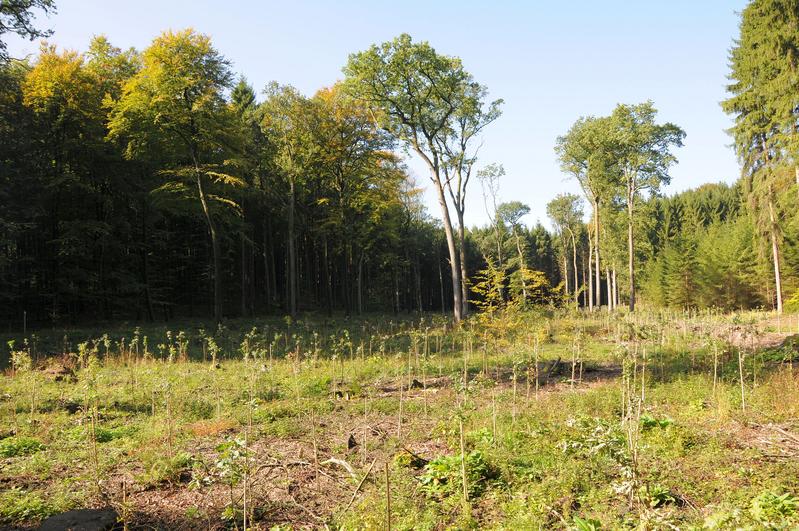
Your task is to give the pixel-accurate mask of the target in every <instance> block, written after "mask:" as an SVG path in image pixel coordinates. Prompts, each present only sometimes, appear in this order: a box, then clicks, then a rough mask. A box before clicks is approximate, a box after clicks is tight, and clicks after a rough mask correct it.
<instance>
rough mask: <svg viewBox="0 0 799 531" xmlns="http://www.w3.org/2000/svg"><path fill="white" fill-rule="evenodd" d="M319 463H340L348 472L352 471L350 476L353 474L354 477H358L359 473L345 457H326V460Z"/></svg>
mask: <svg viewBox="0 0 799 531" xmlns="http://www.w3.org/2000/svg"><path fill="white" fill-rule="evenodd" d="M319 464H321V465H338V466H340V467H343V468H344V469H346V470H347V472H349V473H350V476H352V479H358V474H357V473H356V472H355V469H354V468H353V467H352V465H351V464H349V463H348V462H346V461H344V460H343V459H338V458H335V457H331V458H330V459H326V460H324V461H322V462H321V463H319Z"/></svg>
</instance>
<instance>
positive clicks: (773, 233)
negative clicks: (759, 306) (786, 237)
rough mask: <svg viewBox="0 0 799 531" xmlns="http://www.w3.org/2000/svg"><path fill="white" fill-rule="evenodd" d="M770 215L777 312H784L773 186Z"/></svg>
mask: <svg viewBox="0 0 799 531" xmlns="http://www.w3.org/2000/svg"><path fill="white" fill-rule="evenodd" d="M768 215H769V221H770V222H771V223H770V224H769V233H770V235H771V254H772V257H773V259H774V285H775V290H776V295H777V313H778V314H781V313H782V278H781V275H780V253H779V247H778V245H777V220H776V218H775V216H774V202H773V200H772V197H771V188H770V187H769V198H768Z"/></svg>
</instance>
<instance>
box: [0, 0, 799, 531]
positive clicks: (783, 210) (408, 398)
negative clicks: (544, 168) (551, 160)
mask: <svg viewBox="0 0 799 531" xmlns="http://www.w3.org/2000/svg"><path fill="white" fill-rule="evenodd" d="M56 8H57V6H56V5H55V2H54V1H53V0H25V1H0V340H2V345H3V346H2V349H0V370H2V371H3V372H2V373H0V411H2V414H0V529H5V528H8V529H36V528H38V526H39V525H41V526H42V527H41V529H125V530H127V529H245V530H246V529H389V530H390V529H483V528H490V529H576V530H579V531H591V530H598V529H795V528H796V527H797V526H799V481H798V480H797V478H799V424H797V423H796V419H797V418H798V417H797V416H798V415H799V398H797V397H799V394H797V391H798V390H799V376H796V375H795V372H794V360H795V359H796V357H797V355H798V354H799V162H798V160H799V129H797V123H798V120H799V96H797V95H799V63H797V57H799V1H795V0H751V1H750V2H749V4H748V5H747V6H746V8H745V9H744V10H743V11H742V12H741V13H740V26H739V34H738V35H737V36H736V38H735V39H734V40H733V41H732V42H730V52H729V65H728V66H729V72H728V84H727V87H726V90H727V95H726V99H725V100H724V101H722V102H720V104H721V107H722V109H723V111H724V112H725V113H727V115H728V116H729V117H730V119H731V120H732V124H733V126H732V128H731V129H730V130H729V131H728V133H729V138H730V142H731V144H732V148H733V149H734V151H735V154H736V156H737V158H738V161H739V163H740V174H739V175H735V176H729V178H728V180H727V181H726V182H718V183H707V184H703V185H701V186H699V187H697V188H693V189H687V190H684V191H680V192H672V193H670V194H667V193H666V190H665V189H666V187H667V186H668V185H670V184H671V182H672V176H671V171H672V169H673V168H674V167H675V166H676V165H677V164H678V163H679V161H678V158H677V152H678V150H679V148H681V147H682V146H683V145H684V144H686V143H689V142H691V138H690V136H689V135H687V134H686V131H684V130H683V129H682V128H681V127H680V125H679V124H674V123H671V122H668V121H664V120H662V119H661V118H660V117H659V115H658V109H657V107H656V102H654V101H651V100H648V101H641V102H627V103H619V104H618V105H616V106H615V108H613V109H611V110H610V112H609V113H607V114H605V115H584V114H581V109H580V107H579V102H575V107H574V114H573V115H570V116H563V117H562V123H563V125H562V129H561V130H562V132H561V134H560V135H559V136H557V137H556V138H552V146H551V147H552V150H553V151H554V154H555V156H556V157H557V161H558V163H559V165H560V169H561V173H562V175H560V176H555V177H557V178H565V179H568V180H570V181H572V182H574V183H576V184H577V185H578V187H579V190H580V192H581V193H580V194H574V193H567V192H563V193H559V194H557V195H556V196H554V197H551V198H550V199H549V202H548V203H547V207H546V216H547V218H546V219H545V220H541V221H537V222H536V223H535V224H528V223H525V221H524V220H525V219H528V218H529V214H530V213H531V208H530V206H529V205H528V204H526V203H525V202H524V198H523V197H518V198H514V199H513V200H508V198H507V194H503V189H504V188H503V183H504V182H506V180H507V178H508V176H507V174H506V170H505V167H504V166H503V164H502V161H494V160H487V159H485V158H484V157H483V156H482V155H481V148H482V147H483V144H484V143H486V142H490V141H491V136H490V132H491V128H492V125H494V124H495V123H496V122H498V121H500V120H502V119H503V111H504V105H505V102H504V101H503V99H501V96H502V95H501V94H496V95H495V94H494V93H492V92H491V91H490V87H488V86H486V85H484V84H482V83H481V81H480V80H479V79H476V78H475V77H474V76H473V75H472V74H471V73H470V72H469V70H467V65H466V64H465V62H464V61H462V60H461V59H460V58H459V57H458V56H456V55H448V53H450V52H452V51H455V52H457V50H447V52H446V53H445V52H443V51H439V50H438V49H436V48H434V46H433V44H432V43H430V42H427V41H425V40H416V39H415V38H413V37H411V36H410V35H408V34H401V35H399V36H396V37H394V38H390V39H389V40H385V41H384V42H381V43H376V44H374V45H372V46H371V47H368V48H366V49H363V50H353V51H352V53H351V54H350V55H349V57H342V58H341V65H340V67H341V70H340V72H341V75H340V79H339V80H338V81H337V82H335V83H334V84H331V85H330V86H324V87H318V90H316V92H315V93H313V94H311V95H306V94H303V93H302V92H301V91H300V90H298V89H297V88H295V87H293V86H292V85H290V84H284V83H283V82H282V81H273V82H270V83H268V84H267V85H266V86H263V87H255V86H253V85H252V84H251V83H250V82H248V78H247V72H238V71H235V70H234V68H233V66H232V65H233V63H232V62H231V60H232V59H235V58H228V57H225V56H223V55H222V54H221V53H220V52H219V51H218V49H217V48H216V47H215V46H214V43H213V40H212V36H210V35H207V34H204V33H202V32H199V31H196V30H194V29H191V28H186V29H177V30H166V31H164V32H163V33H161V34H160V35H158V36H157V37H156V38H155V39H153V40H152V42H151V43H150V44H149V45H148V46H147V47H145V48H144V49H141V50H138V49H134V48H120V47H117V46H116V45H115V43H114V42H112V40H111V39H110V38H109V37H106V36H104V35H98V36H95V37H94V38H92V39H91V40H90V41H89V42H86V43H85V48H84V49H83V50H80V51H79V50H72V49H65V48H62V47H59V46H56V45H55V44H52V43H51V42H50V41H48V40H47V39H48V38H49V37H51V36H53V37H58V35H57V34H53V32H52V31H50V30H49V29H47V27H46V25H45V22H46V19H44V18H42V17H41V16H39V17H38V18H37V16H36V15H37V14H39V15H40V14H42V13H44V14H48V13H49V14H53V13H56V11H57V9H56ZM99 29H100V30H102V28H99ZM11 34H15V35H16V36H18V37H22V38H25V39H29V40H30V41H40V46H39V51H38V53H37V54H35V55H34V56H30V57H26V58H16V57H13V54H11V53H10V52H9V50H8V47H7V45H6V44H5V38H6V37H8V36H10V35H11ZM412 161H413V162H412ZM412 164H421V167H423V168H424V170H425V172H426V173H425V174H424V175H423V176H421V177H420V176H418V175H417V173H418V172H414V171H412V169H411V167H412ZM534 186H535V184H534V183H533V184H531V185H530V187H531V194H532V193H533V192H532V188H533V187H534ZM425 190H428V191H432V193H433V194H434V196H435V199H436V203H437V205H436V206H435V207H431V206H428V204H427V202H426V201H425ZM467 197H468V199H469V201H468V207H469V212H472V211H473V210H480V209H484V210H485V213H486V216H487V218H488V220H489V221H488V222H487V223H484V224H483V225H482V226H467V221H466V220H467V218H468V216H467ZM544 222H545V223H546V224H544ZM69 518H72V519H74V521H72V520H69ZM70 522H71V523H70ZM4 526H6V527H4ZM92 526H93V527H92Z"/></svg>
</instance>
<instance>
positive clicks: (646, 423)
mask: <svg viewBox="0 0 799 531" xmlns="http://www.w3.org/2000/svg"><path fill="white" fill-rule="evenodd" d="M640 422H641V429H643V430H651V429H653V428H661V429H664V428H668V427H669V426H672V425H673V424H674V421H673V420H671V419H669V418H662V419H657V418H655V417H653V416H652V415H649V414H644V415H641V419H640Z"/></svg>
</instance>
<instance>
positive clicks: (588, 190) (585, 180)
mask: <svg viewBox="0 0 799 531" xmlns="http://www.w3.org/2000/svg"><path fill="white" fill-rule="evenodd" d="M610 141H611V137H610V123H609V119H608V118H595V117H587V118H580V119H579V120H577V121H576V122H575V123H574V125H572V127H571V128H570V129H569V131H568V132H567V133H566V134H565V135H563V136H560V137H558V139H557V141H556V145H555V152H556V153H557V155H558V158H559V159H560V164H561V169H562V170H563V171H564V172H565V173H567V174H569V175H571V176H572V177H574V178H575V179H576V180H577V182H578V183H579V184H580V188H582V190H583V194H584V195H585V198H586V199H587V200H588V202H589V203H590V204H591V207H592V219H593V231H591V230H589V231H588V236H589V238H588V240H589V260H588V268H589V272H588V281H589V284H588V308H589V310H593V307H594V303H596V305H597V306H600V305H601V301H602V297H601V281H600V278H601V277H600V275H601V273H600V271H601V269H600V264H601V263H600V259H599V256H600V252H599V243H600V238H599V225H600V223H599V215H600V211H601V206H602V203H603V202H605V201H609V200H610V199H611V198H612V196H613V193H614V188H615V187H616V180H617V173H616V169H615V167H614V164H615V161H614V160H613V158H612V154H611V147H610ZM592 272H593V273H594V274H593V275H592Z"/></svg>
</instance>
